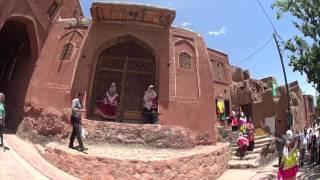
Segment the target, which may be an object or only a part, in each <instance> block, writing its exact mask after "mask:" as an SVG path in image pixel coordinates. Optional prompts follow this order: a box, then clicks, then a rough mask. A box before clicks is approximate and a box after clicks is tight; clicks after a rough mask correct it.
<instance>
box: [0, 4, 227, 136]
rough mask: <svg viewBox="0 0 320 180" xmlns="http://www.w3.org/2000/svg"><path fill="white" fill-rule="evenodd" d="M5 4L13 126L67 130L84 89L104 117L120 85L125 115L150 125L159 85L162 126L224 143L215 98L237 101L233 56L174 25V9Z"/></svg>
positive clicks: (2, 25)
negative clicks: (111, 89)
mask: <svg viewBox="0 0 320 180" xmlns="http://www.w3.org/2000/svg"><path fill="white" fill-rule="evenodd" d="M0 9H1V12H0V39H1V41H0V47H1V48H0V49H1V50H0V59H1V61H0V63H1V64H0V66H1V86H0V88H1V91H3V92H4V93H5V94H6V97H7V99H6V104H7V109H8V119H7V121H8V122H7V124H8V126H9V127H10V128H11V129H13V130H17V129H23V130H25V129H26V128H27V129H28V130H30V131H35V132H37V133H38V134H42V135H50V134H51V135H55V134H61V133H62V132H63V131H64V129H65V124H64V121H68V118H69V117H68V110H69V109H70V107H69V106H70V102H71V99H72V98H73V97H74V95H75V94H76V92H84V93H85V100H84V106H85V108H86V109H87V114H86V118H88V119H95V117H96V114H95V109H96V107H95V103H96V102H97V101H101V99H102V95H103V93H104V92H105V90H106V89H107V88H108V86H109V85H110V83H111V82H116V83H117V84H118V91H119V93H120V94H121V96H120V105H121V106H120V108H119V113H118V120H119V121H122V122H130V123H141V118H142V117H141V113H142V112H141V111H142V104H143V102H142V97H143V93H144V91H145V90H146V89H147V87H148V86H149V85H150V84H153V85H155V87H156V90H157V92H158V94H159V99H158V100H159V102H158V104H159V105H158V106H159V113H160V116H159V119H160V124H162V125H174V126H180V127H184V128H187V129H190V130H192V131H193V132H195V133H200V132H206V133H208V134H209V139H210V141H211V142H216V132H215V131H216V130H215V123H216V116H215V103H214V99H215V97H216V96H217V95H219V94H223V95H224V98H225V100H226V104H228V105H227V106H229V108H230V104H231V98H230V89H229V85H230V83H231V78H230V75H229V68H228V58H227V55H226V54H224V53H221V52H218V51H215V50H212V49H208V48H207V46H206V44H205V42H204V40H203V38H202V37H200V36H199V35H198V34H196V33H194V32H191V31H188V30H184V29H180V28H175V27H172V26H171V24H172V22H173V21H174V19H175V13H176V12H175V11H174V10H171V9H166V8H160V7H154V6H146V5H136V4H122V3H98V2H96V3H93V5H92V7H91V16H92V19H88V18H83V13H82V11H81V7H80V3H79V1H78V0H47V1H37V0H19V1H18V0H10V1H1V0H0ZM74 17H76V18H74ZM210 68H211V69H210ZM215 91H216V93H215ZM229 108H227V109H229ZM21 122H23V123H21ZM22 124H24V126H21V125H22Z"/></svg>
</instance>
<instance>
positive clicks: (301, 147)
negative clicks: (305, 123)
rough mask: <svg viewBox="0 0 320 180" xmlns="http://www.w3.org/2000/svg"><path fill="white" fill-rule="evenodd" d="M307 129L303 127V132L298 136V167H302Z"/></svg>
mask: <svg viewBox="0 0 320 180" xmlns="http://www.w3.org/2000/svg"><path fill="white" fill-rule="evenodd" d="M307 144H308V143H307V129H304V132H303V133H300V136H299V153H300V157H299V165H300V167H303V165H304V157H305V154H306V149H307Z"/></svg>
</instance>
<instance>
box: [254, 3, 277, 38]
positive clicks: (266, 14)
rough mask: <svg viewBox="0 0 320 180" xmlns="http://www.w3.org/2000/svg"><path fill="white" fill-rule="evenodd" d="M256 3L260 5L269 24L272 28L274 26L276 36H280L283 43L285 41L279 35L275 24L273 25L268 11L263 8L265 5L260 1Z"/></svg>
mask: <svg viewBox="0 0 320 180" xmlns="http://www.w3.org/2000/svg"><path fill="white" fill-rule="evenodd" d="M256 1H257V2H258V3H259V5H260V7H261V8H262V10H263V13H264V15H265V16H266V17H267V19H268V20H269V23H270V24H271V26H272V28H273V30H274V32H275V34H276V35H277V36H278V38H279V39H281V41H283V39H282V38H281V36H280V35H279V34H278V32H277V29H276V27H275V26H274V24H273V23H272V21H271V18H270V17H269V15H268V13H267V11H266V9H265V8H264V7H263V5H262V4H261V3H260V1H259V0H256Z"/></svg>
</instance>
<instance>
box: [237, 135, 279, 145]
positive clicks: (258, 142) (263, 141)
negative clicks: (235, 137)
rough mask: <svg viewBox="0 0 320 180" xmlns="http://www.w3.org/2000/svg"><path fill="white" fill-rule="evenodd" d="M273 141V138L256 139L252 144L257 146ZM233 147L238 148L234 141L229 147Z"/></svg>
mask: <svg viewBox="0 0 320 180" xmlns="http://www.w3.org/2000/svg"><path fill="white" fill-rule="evenodd" d="M273 139H274V138H272V137H267V138H263V139H258V140H255V141H254V144H255V145H259V144H266V143H270V141H271V140H273ZM234 146H238V145H237V142H236V141H234V142H231V147H234Z"/></svg>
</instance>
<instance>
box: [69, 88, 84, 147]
mask: <svg viewBox="0 0 320 180" xmlns="http://www.w3.org/2000/svg"><path fill="white" fill-rule="evenodd" d="M82 99H83V96H82V94H81V93H78V94H77V97H76V98H75V99H73V100H72V105H71V123H72V126H73V129H72V134H71V137H70V143H69V148H72V149H74V146H73V142H74V139H75V138H76V137H77V139H78V142H79V145H80V151H86V150H88V148H86V147H84V145H83V142H82V139H81V125H82V119H81V113H82V112H85V111H86V110H85V109H82V108H81V102H82Z"/></svg>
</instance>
